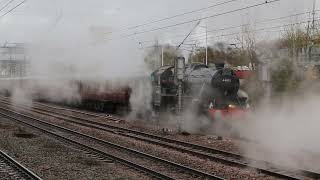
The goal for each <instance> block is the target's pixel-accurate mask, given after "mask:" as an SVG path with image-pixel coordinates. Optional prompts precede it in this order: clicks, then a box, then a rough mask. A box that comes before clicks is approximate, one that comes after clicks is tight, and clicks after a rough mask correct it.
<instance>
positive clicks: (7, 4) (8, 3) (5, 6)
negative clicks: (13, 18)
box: [0, 0, 15, 12]
mask: <svg viewBox="0 0 320 180" xmlns="http://www.w3.org/2000/svg"><path fill="white" fill-rule="evenodd" d="M13 1H15V0H10V1H8V2H7V3H6V4H5V5H4V6H3V7H2V8H1V9H0V12H1V11H3V10H4V9H5V8H7V7H8V6H9V5H10V4H11V3H12V2H13Z"/></svg>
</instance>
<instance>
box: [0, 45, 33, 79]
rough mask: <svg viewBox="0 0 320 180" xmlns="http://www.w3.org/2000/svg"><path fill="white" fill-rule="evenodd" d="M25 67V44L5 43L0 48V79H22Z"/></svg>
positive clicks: (25, 73) (25, 72)
mask: <svg viewBox="0 0 320 180" xmlns="http://www.w3.org/2000/svg"><path fill="white" fill-rule="evenodd" d="M27 65H28V61H27V58H26V53H25V44H21V43H6V44H4V45H3V46H0V78H3V77H24V76H26V75H27Z"/></svg>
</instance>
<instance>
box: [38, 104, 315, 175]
mask: <svg viewBox="0 0 320 180" xmlns="http://www.w3.org/2000/svg"><path fill="white" fill-rule="evenodd" d="M38 105H41V104H40V103H38ZM44 107H46V109H44V108H39V107H34V109H33V111H34V112H36V113H39V114H42V115H46V116H51V117H55V118H59V119H62V120H64V121H67V122H70V123H74V124H77V125H80V126H84V127H90V128H94V129H98V130H102V131H106V132H110V133H116V134H118V135H122V136H125V137H129V138H133V139H136V140H140V141H143V142H148V143H151V144H156V145H160V146H163V147H165V148H170V149H174V150H176V151H179V152H183V153H188V154H191V155H193V156H197V157H201V158H203V159H210V160H212V161H215V162H219V163H223V164H226V165H230V166H236V167H241V168H250V169H254V170H256V171H258V172H261V173H264V174H267V175H270V176H274V177H278V178H285V179H301V178H304V177H309V178H320V174H319V173H316V172H312V171H307V170H286V169H284V168H282V167H279V166H276V165H274V164H271V163H269V162H266V161H259V160H254V159H250V158H247V157H243V156H241V155H238V154H233V153H230V152H225V151H221V150H217V149H213V148H209V147H205V146H200V145H197V144H192V143H189V142H183V141H178V140H174V139H170V138H166V137H162V136H157V135H153V134H149V133H145V132H140V131H135V130H132V129H127V128H122V127H117V126H113V125H110V124H105V123H99V122H95V121H92V120H87V119H84V118H81V117H78V116H74V115H68V114H64V113H61V112H56V111H55V112H52V111H50V110H48V109H47V108H50V107H51V106H48V105H45V106H44ZM53 109H55V110H57V109H60V108H56V107H54V108H53ZM62 109H63V110H66V108H62ZM110 118H111V117H110ZM253 164H254V165H253ZM297 172H299V173H297Z"/></svg>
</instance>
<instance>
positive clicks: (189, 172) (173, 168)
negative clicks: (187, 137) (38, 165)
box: [2, 109, 223, 179]
mask: <svg viewBox="0 0 320 180" xmlns="http://www.w3.org/2000/svg"><path fill="white" fill-rule="evenodd" d="M2 110H5V109H2ZM7 113H8V111H7ZM13 114H15V116H16V115H19V116H21V117H22V116H23V118H25V119H28V121H30V120H31V119H32V121H33V122H32V124H37V123H39V122H40V121H39V120H36V119H33V118H30V117H27V116H24V115H22V114H18V113H13ZM11 118H12V117H11ZM39 124H40V123H39ZM39 124H38V125H39ZM44 124H45V125H46V126H47V127H48V128H49V129H50V130H51V129H54V130H55V131H56V130H59V131H61V132H63V133H68V134H72V136H78V137H81V138H87V139H88V140H90V141H87V142H84V141H81V142H82V143H81V144H82V145H83V143H86V144H87V143H89V142H92V143H99V144H103V145H107V146H112V147H113V148H116V149H118V150H120V149H121V150H125V151H128V152H130V153H131V154H138V155H139V156H143V158H142V159H145V158H148V159H150V160H152V161H153V163H152V164H148V165H152V166H155V165H156V164H159V163H160V162H161V163H162V164H163V165H162V166H161V165H158V166H157V168H159V167H160V170H162V169H161V167H162V168H165V169H166V173H168V174H170V176H172V177H174V179H186V178H187V179H194V178H197V177H201V179H203V178H205V179H223V178H220V177H218V176H214V175H211V174H208V173H205V172H201V171H198V170H195V169H192V168H189V167H186V166H182V165H180V164H177V163H173V162H170V161H167V160H164V159H161V158H157V157H154V156H150V155H147V154H144V153H142V152H139V151H136V150H132V149H129V148H125V147H121V146H119V145H115V144H112V143H109V142H106V141H103V140H100V139H97V138H94V137H89V136H87V135H84V134H81V133H78V132H75V131H72V130H69V129H66V128H63V127H58V126H56V125H52V124H50V125H49V124H48V123H44V122H41V126H44ZM28 125H29V126H30V124H28ZM32 126H33V127H34V128H38V129H40V128H39V127H37V126H35V125H32ZM49 126H50V127H49ZM41 129H42V131H45V130H44V129H43V128H41ZM50 130H48V129H47V130H46V133H49V132H48V131H50ZM51 133H52V132H51ZM53 134H55V136H59V135H57V134H56V133H53ZM58 134H60V133H58ZM60 138H61V136H60ZM63 138H68V140H69V141H70V136H68V137H66V136H65V135H64V136H63ZM72 139H73V140H74V139H75V138H72ZM65 140H66V139H65ZM77 142H78V143H79V141H77ZM91 145H92V144H91ZM95 147H96V146H95ZM87 148H88V147H87ZM105 148H106V147H105ZM96 151H97V150H96ZM100 153H101V151H100ZM117 153H118V152H117ZM130 157H131V156H130ZM111 159H113V160H115V159H116V161H119V158H115V157H114V156H111ZM134 160H136V159H134ZM140 161H141V159H140V160H139V161H134V162H135V163H139V162H140ZM155 162H157V163H155ZM140 164H141V163H140ZM151 168H152V167H151ZM140 170H141V169H140ZM144 172H146V171H145V170H144ZM161 172H162V171H161ZM148 173H149V172H148ZM152 175H153V176H154V175H155V174H152ZM158 175H159V173H158ZM161 178H162V177H161ZM162 179H168V178H162Z"/></svg>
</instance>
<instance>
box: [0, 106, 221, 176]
mask: <svg viewBox="0 0 320 180" xmlns="http://www.w3.org/2000/svg"><path fill="white" fill-rule="evenodd" d="M0 110H1V111H2V112H0V115H1V116H3V117H6V118H9V119H12V120H14V121H16V122H19V123H21V124H23V125H26V126H29V127H32V128H35V129H37V130H40V131H41V132H43V133H45V134H48V135H50V136H53V137H55V138H57V139H59V140H62V141H64V142H67V143H68V144H72V145H76V146H77V148H78V149H80V150H83V151H86V152H89V153H93V154H95V156H99V157H101V158H105V159H112V160H113V161H117V162H120V163H122V164H124V165H127V166H129V167H131V168H134V169H136V170H138V171H140V172H143V173H146V174H148V175H149V176H151V177H155V178H158V179H177V178H178V177H180V176H178V177H177V176H175V174H180V175H182V177H183V176H187V177H189V178H192V179H193V178H200V179H224V178H222V177H218V176H215V175H212V174H209V173H206V172H202V171H199V170H196V169H193V168H190V167H187V166H183V165H180V164H178V163H174V162H171V161H168V160H165V159H161V158H158V157H155V156H152V155H149V154H146V153H143V152H140V151H137V150H133V149H130V148H127V147H123V146H120V145H116V144H113V143H110V142H107V141H104V140H102V139H98V138H95V137H92V136H89V135H86V134H84V133H80V132H77V131H74V130H71V129H68V128H65V127H62V126H58V125H55V124H51V123H48V122H45V121H42V120H39V119H37V118H34V117H31V116H28V115H24V114H22V113H19V112H16V111H13V110H8V108H2V107H0ZM22 119H24V120H22ZM57 131H59V132H57ZM79 138H80V139H82V141H79ZM75 139H77V140H75ZM83 139H86V140H87V141H84V140H83ZM88 144H94V145H91V146H90V145H88ZM97 144H99V145H103V146H104V147H106V148H111V149H113V150H112V151H109V152H116V151H115V150H117V151H121V152H126V153H127V154H130V156H133V155H134V156H137V157H139V158H141V159H142V160H144V159H148V160H147V161H146V162H148V161H149V162H153V163H156V164H159V165H157V166H158V167H160V169H162V171H161V173H160V172H158V171H156V170H153V169H152V168H147V167H146V166H145V164H146V163H142V164H144V165H140V164H138V163H134V162H133V161H129V160H128V159H126V158H121V155H120V156H119V153H116V154H118V156H116V155H112V154H111V153H106V152H105V151H103V150H101V148H97V147H100V146H97ZM95 145H96V146H97V147H96V146H95ZM120 154H121V153H120ZM137 157H135V160H137ZM141 159H140V161H141ZM163 170H166V171H167V172H166V174H164V173H163Z"/></svg>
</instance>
